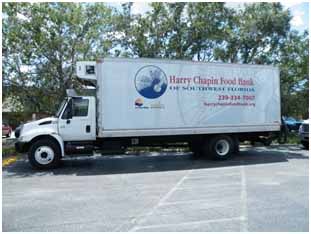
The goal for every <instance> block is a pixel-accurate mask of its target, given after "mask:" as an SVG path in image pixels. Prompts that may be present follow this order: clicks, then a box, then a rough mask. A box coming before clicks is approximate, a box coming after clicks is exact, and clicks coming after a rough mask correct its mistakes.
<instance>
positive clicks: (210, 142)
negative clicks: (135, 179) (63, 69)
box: [16, 58, 281, 168]
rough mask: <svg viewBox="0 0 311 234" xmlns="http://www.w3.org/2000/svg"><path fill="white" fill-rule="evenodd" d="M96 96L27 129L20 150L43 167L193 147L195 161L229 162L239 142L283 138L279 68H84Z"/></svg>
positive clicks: (114, 62) (78, 99)
mask: <svg viewBox="0 0 311 234" xmlns="http://www.w3.org/2000/svg"><path fill="white" fill-rule="evenodd" d="M77 76H78V77H79V78H80V79H85V80H88V81H91V82H92V83H93V84H95V87H96V95H95V96H77V95H75V94H74V92H73V93H72V94H69V95H68V97H67V98H66V99H65V100H64V101H63V103H62V104H61V105H60V108H59V110H58V111H57V113H56V115H55V116H53V117H50V118H45V119H41V120H38V121H34V122H30V123H27V124H24V125H22V126H21V127H20V128H19V129H18V130H17V137H18V142H17V143H16V149H17V150H18V151H20V152H28V156H29V161H30V163H31V165H32V166H34V167H37V168H51V167H55V166H57V165H58V163H59V161H60V159H61V158H62V157H64V156H66V155H73V154H92V152H93V150H97V149H115V148H118V149H126V147H129V146H141V145H165V144H168V143H170V144H173V143H180V142H184V143H188V144H189V147H190V149H191V150H192V151H193V152H194V154H195V155H198V154H201V155H207V156H211V157H213V158H217V159H227V158H229V157H230V156H231V155H232V153H233V152H235V151H238V147H239V142H241V141H245V140H249V141H259V140H262V139H267V140H269V139H271V135H273V133H276V132H279V131H280V125H281V116H280V81H279V70H278V68H276V67H274V66H266V65H244V64H224V63H205V62H187V61H178V60H157V59H120V58H104V59H99V60H98V61H96V62H78V63H77Z"/></svg>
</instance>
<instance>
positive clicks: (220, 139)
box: [204, 135, 234, 160]
mask: <svg viewBox="0 0 311 234" xmlns="http://www.w3.org/2000/svg"><path fill="white" fill-rule="evenodd" d="M233 150H234V141H233V139H232V138H231V137H230V136H226V135H219V136H215V137H213V138H210V139H209V140H207V142H206V143H205V145H204V154H205V155H207V156H208V157H210V158H212V159H215V160H226V159H228V158H230V157H231V155H232V152H233Z"/></svg>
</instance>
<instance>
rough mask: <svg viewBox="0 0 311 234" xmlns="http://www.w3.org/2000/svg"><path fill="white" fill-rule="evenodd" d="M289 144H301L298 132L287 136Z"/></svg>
mask: <svg viewBox="0 0 311 234" xmlns="http://www.w3.org/2000/svg"><path fill="white" fill-rule="evenodd" d="M287 144H300V139H299V137H298V133H297V132H290V133H288V136H287Z"/></svg>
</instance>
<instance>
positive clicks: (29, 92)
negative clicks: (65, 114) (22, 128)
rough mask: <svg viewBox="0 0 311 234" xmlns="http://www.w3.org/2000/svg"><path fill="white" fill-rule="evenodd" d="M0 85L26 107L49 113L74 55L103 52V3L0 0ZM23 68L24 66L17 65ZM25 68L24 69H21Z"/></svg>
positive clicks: (68, 78)
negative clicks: (0, 14)
mask: <svg viewBox="0 0 311 234" xmlns="http://www.w3.org/2000/svg"><path fill="white" fill-rule="evenodd" d="M3 13H4V17H3V32H2V33H3V41H2V44H3V57H2V61H3V81H2V82H3V83H2V84H3V86H7V87H8V93H5V95H11V96H17V97H20V98H19V100H22V102H23V105H25V106H28V107H29V109H31V110H32V111H36V112H40V111H42V110H44V111H50V112H54V111H55V109H56V106H57V104H58V102H59V100H60V99H62V98H63V96H64V95H65V90H66V87H67V88H68V87H71V86H78V85H79V84H77V83H76V80H75V79H74V71H75V70H74V68H75V63H76V61H77V60H94V59H95V58H96V57H99V56H106V55H107V54H108V50H109V49H110V47H111V46H110V44H109V39H108V38H104V35H105V33H106V32H108V31H109V28H110V25H111V24H110V23H109V22H110V20H111V17H110V15H111V9H109V8H107V7H106V6H104V5H103V4H97V3H94V4H93V3H92V4H73V3H35V4H30V3H4V4H3ZM23 68H24V69H23ZM25 68H26V69H25Z"/></svg>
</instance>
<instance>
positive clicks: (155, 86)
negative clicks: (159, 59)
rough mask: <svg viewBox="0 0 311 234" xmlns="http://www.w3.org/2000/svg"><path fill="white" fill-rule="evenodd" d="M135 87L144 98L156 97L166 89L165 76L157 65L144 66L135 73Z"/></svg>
mask: <svg viewBox="0 0 311 234" xmlns="http://www.w3.org/2000/svg"><path fill="white" fill-rule="evenodd" d="M135 87H136V90H137V92H138V93H139V94H140V95H142V96H143V97H145V98H149V99H154V98H158V97H160V96H162V95H163V94H164V92H165V91H166V88H167V78H166V75H165V73H164V72H163V71H162V70H161V69H160V68H159V67H157V66H153V65H148V66H144V67H142V68H141V69H139V70H138V72H137V73H136V76H135Z"/></svg>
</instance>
